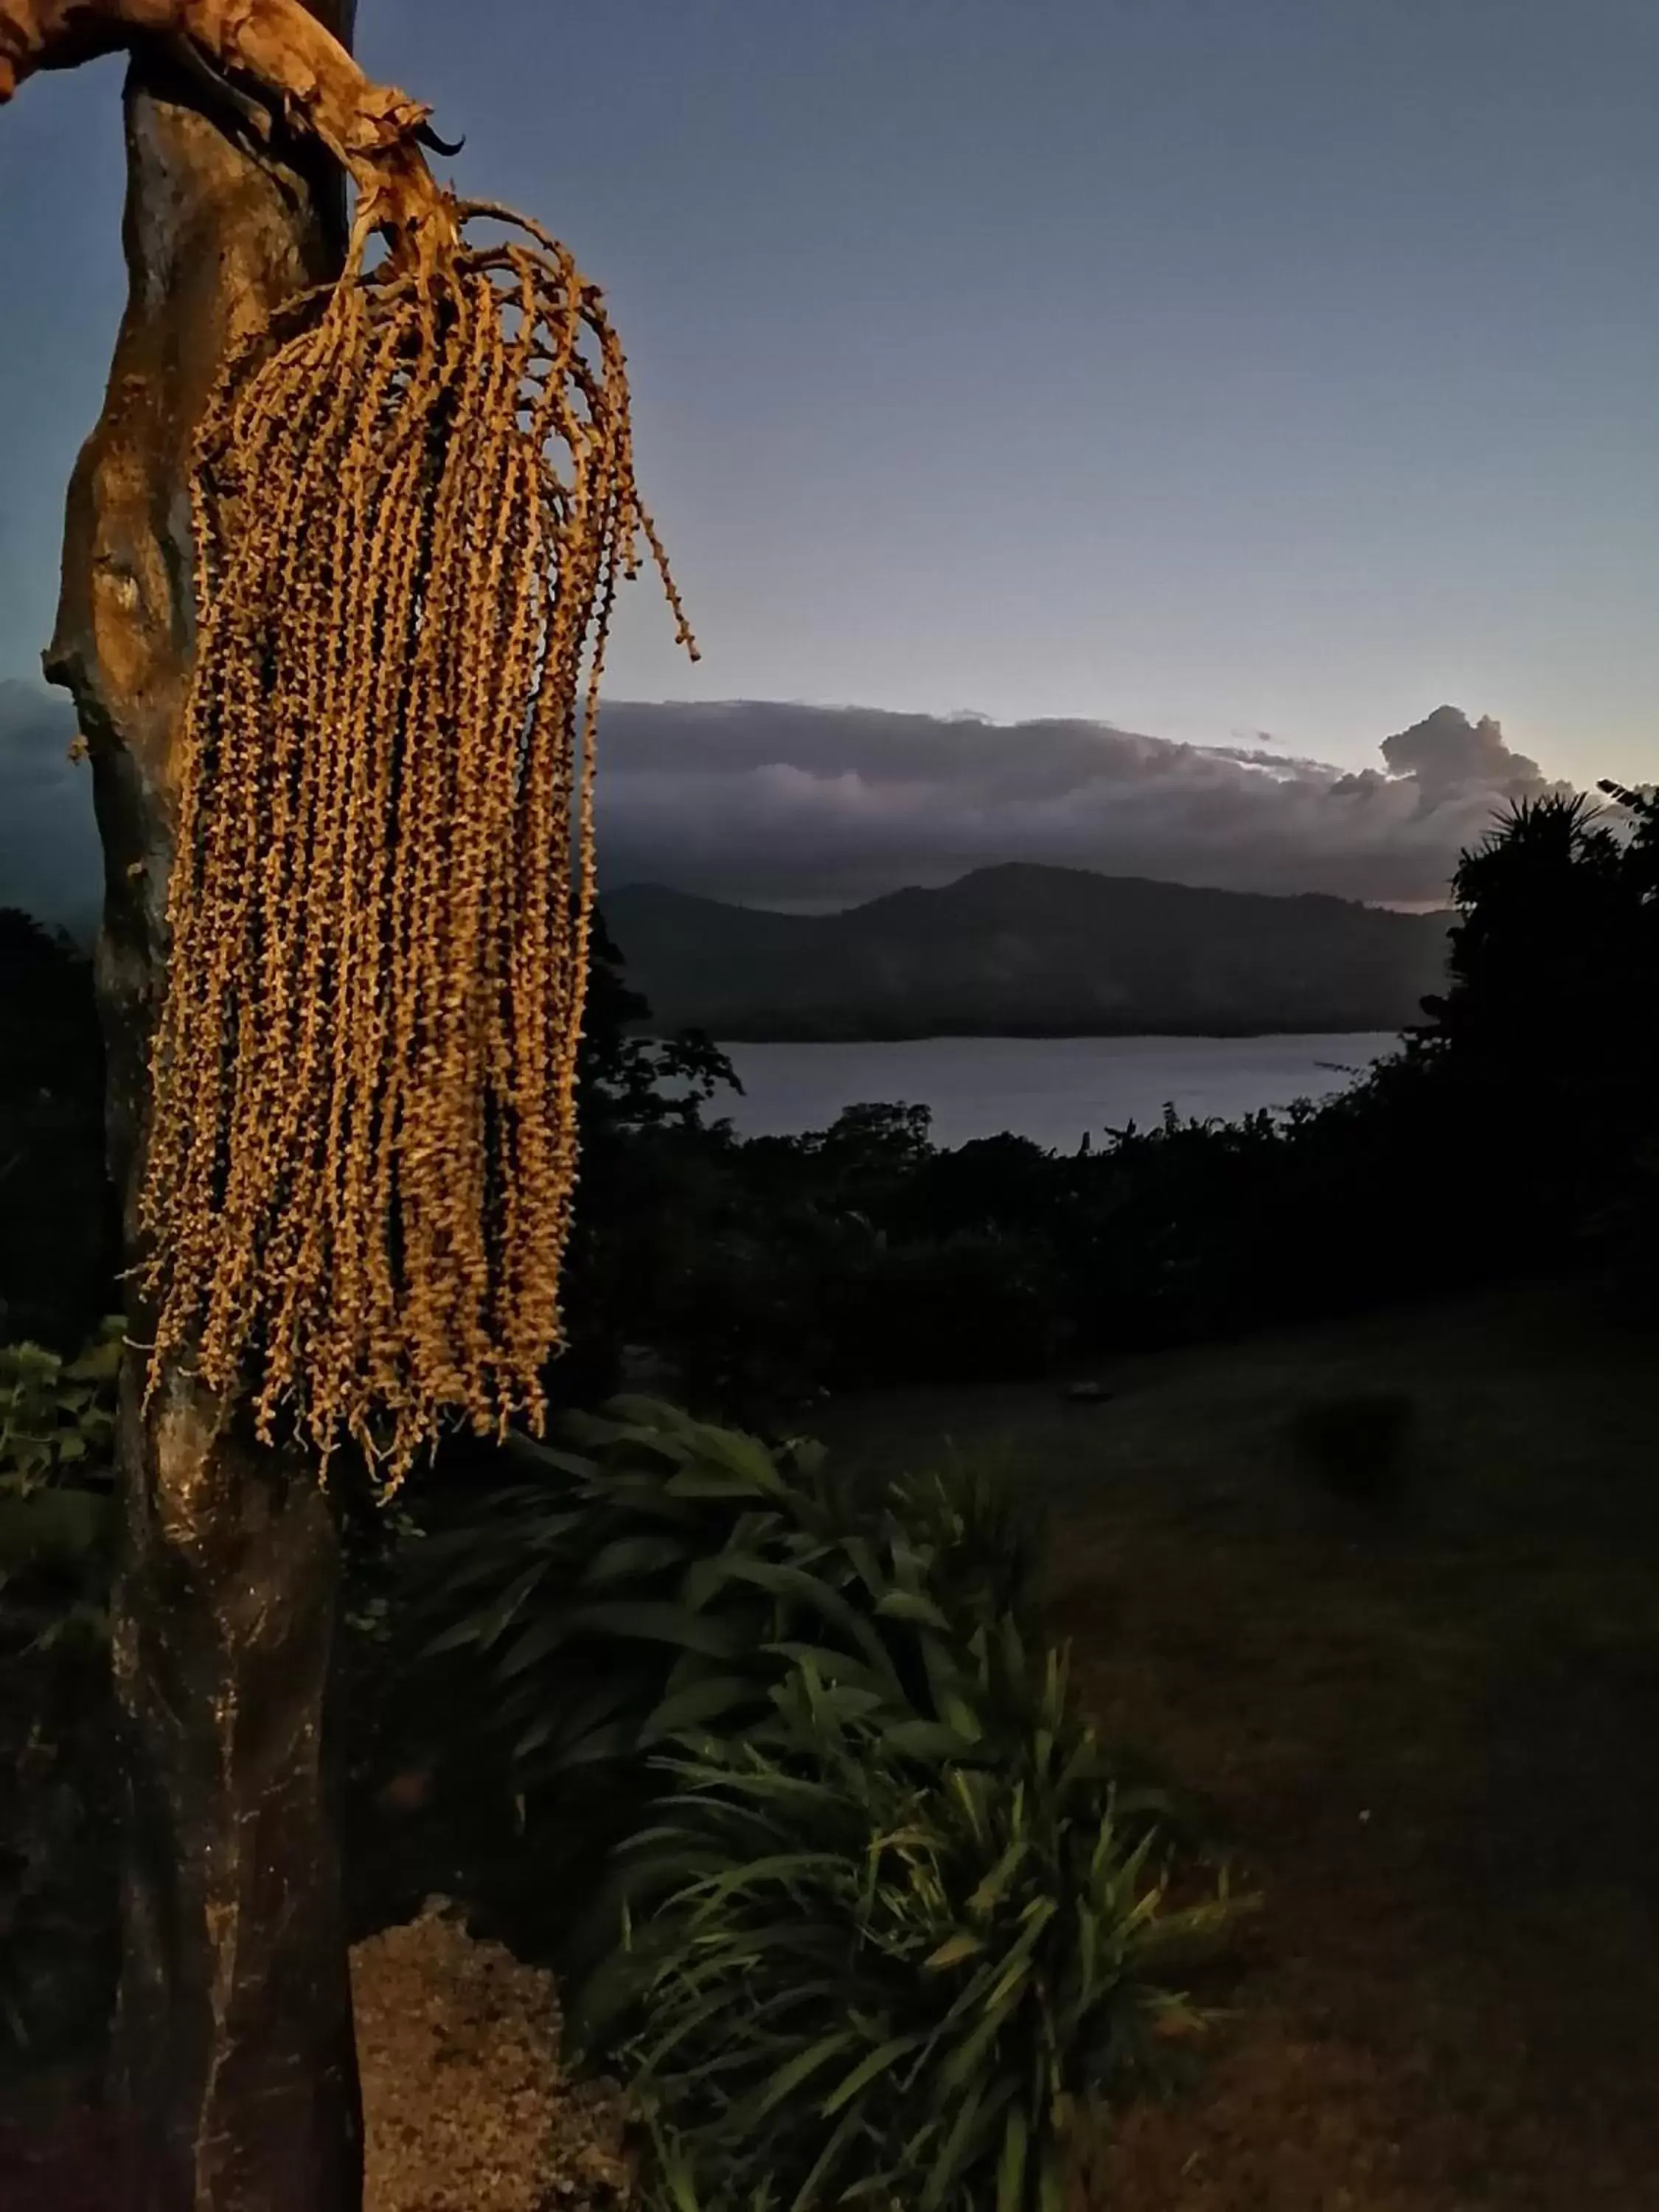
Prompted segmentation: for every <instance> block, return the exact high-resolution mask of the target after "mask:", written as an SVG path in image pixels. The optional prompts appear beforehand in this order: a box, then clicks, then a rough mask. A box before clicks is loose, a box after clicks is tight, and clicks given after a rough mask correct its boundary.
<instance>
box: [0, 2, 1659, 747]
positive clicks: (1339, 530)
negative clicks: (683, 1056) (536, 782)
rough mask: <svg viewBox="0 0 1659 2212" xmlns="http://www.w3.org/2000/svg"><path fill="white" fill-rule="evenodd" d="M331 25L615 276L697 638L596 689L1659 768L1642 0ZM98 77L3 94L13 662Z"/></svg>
mask: <svg viewBox="0 0 1659 2212" xmlns="http://www.w3.org/2000/svg"><path fill="white" fill-rule="evenodd" d="M462 25H464V31H463V32H462V34H461V36H460V38H459V43H458V40H457V35H456V34H457V27H458V26H462ZM358 45H359V51H360V52H361V54H362V58H363V59H364V61H365V64H366V65H367V66H368V68H369V69H370V70H371V71H373V72H374V73H375V74H377V75H380V76H385V77H389V78H391V79H392V81H394V82H398V83H400V84H401V85H403V86H404V88H406V89H408V90H410V91H411V92H414V93H416V94H419V95H420V96H422V97H423V98H425V99H428V100H431V101H432V102H433V104H434V106H435V111H436V115H435V120H436V124H437V127H438V128H439V130H440V131H442V132H443V133H444V134H445V135H447V136H450V137H454V136H459V135H460V134H461V133H465V135H466V138H467V145H466V149H465V153H464V154H463V155H462V156H461V157H460V160H459V162H458V163H456V164H454V165H453V173H455V175H456V176H457V178H458V180H459V181H460V182H461V183H462V184H463V185H464V186H465V188H466V189H467V190H469V191H474V192H477V193H478V194H480V195H482V196H486V197H503V198H507V199H509V200H512V201H513V202H516V203H518V204H520V205H522V206H524V207H525V208H526V210H529V211H532V212H533V213H535V214H537V215H538V216H541V217H542V218H543V219H544V220H545V221H547V222H549V223H550V225H551V226H552V227H553V228H555V229H556V230H557V231H558V232H559V234H561V235H562V237H564V238H565V239H566V240H568V242H569V243H570V245H571V246H573V247H574V250H575V252H576V253H577V255H578V257H579V258H580V260H581V262H582V263H583V264H584V266H585V267H586V269H587V270H588V271H589V273H590V274H592V276H595V277H597V278H598V279H599V281H600V282H601V283H603V284H605V287H606V289H607V290H608V292H609V294H610V295H611V302H612V307H613V310H614V313H615V314H616V317H617V320H618V323H619V325H620V326H621V328H622V331H623V337H624V340H625V343H627V345H628V348H629V356H630V364H631V372H632V374H633V378H634V382H635V399H636V416H637V442H638V449H639V461H640V468H641V477H642V479H643V481H644V484H645V489H646V493H647V499H648V500H649V501H650V502H651V503H652V504H653V507H655V509H656V510H657V513H658V518H659V522H660V524H661V526H662V528H663V531H664V533H665V537H666V538H667V540H668V543H669V546H670V550H671V555H672V556H673V559H674V562H675V565H676V568H677V571H678V574H679V578H680V581H681V584H682V587H683V589H684V592H685V594H686V597H687V600H688V603H689V606H690V612H691V614H692V617H693V619H694V622H695V623H696V628H697V629H698V632H699V635H700V638H701V639H702V643H703V646H704V648H705V654H706V658H705V660H704V662H703V663H702V666H701V667H700V668H699V669H697V670H696V671H693V670H690V669H689V668H688V667H686V666H685V665H684V664H683V663H682V662H680V661H679V660H678V659H677V657H676V655H675V653H674V652H673V649H672V646H671V627H670V625H669V624H668V623H667V621H666V618H665V616H664V615H663V614H662V612H661V611H660V609H659V605H657V603H656V602H655V600H654V599H653V597H652V595H651V593H650V592H649V591H648V590H647V588H646V587H645V586H641V587H640V588H639V589H638V590H637V591H636V592H635V594H634V595H633V604H632V605H630V606H629V609H628V611H627V613H626V616H625V618H624V621H623V629H622V633H621V635H620V638H619V641H618V644H617V651H616V653H615V658H614V661H613V667H612V679H611V686H610V690H611V694H612V695H613V696H616V697H617V698H618V699H653V700H661V699H684V700H702V701H708V702H714V701H722V700H737V699H743V700H750V701H767V700H774V701H794V702H807V703H811V704H815V705H818V706H826V707H827V706H842V705H852V706H857V707H860V708H874V709H893V710H898V711H902V712H904V713H907V714H926V715H940V714H951V712H953V711H957V710H972V711H974V712H975V713H978V714H983V715H986V716H988V717H990V718H991V719H992V720H994V721H996V722H999V723H1006V724H1014V723H1020V722H1024V721H1027V720H1032V719H1042V718H1067V719H1080V720H1101V721H1103V722H1108V723H1111V724H1115V725H1117V726H1121V727H1124V728H1127V729H1129V730H1132V731H1135V732H1146V733H1149V734H1151V735H1152V736H1153V737H1163V738H1172V739H1178V740H1184V741H1187V742H1189V743H1197V744H1224V745H1225V744H1235V745H1237V744H1241V743H1245V742H1248V743H1251V744H1255V743H1257V742H1259V740H1258V739H1257V738H1255V735H1254V734H1253V733H1255V732H1267V733H1268V737H1269V739H1270V741H1271V744H1273V746H1274V747H1277V748H1280V749H1283V750H1285V752H1287V753H1290V754H1294V755H1299V756H1308V757H1312V758H1314V759H1316V760H1318V761H1321V762H1324V763H1334V765H1335V766H1337V767H1338V768H1346V769H1375V768H1376V767H1377V766H1378V764H1379V763H1378V750H1377V749H1378V746H1379V744H1380V743H1381V742H1382V740H1383V739H1384V738H1387V737H1389V735H1390V733H1393V732H1401V731H1404V730H1406V729H1407V727H1408V726H1411V725H1413V724H1416V723H1418V722H1419V721H1420V720H1421V719H1422V718H1423V717H1425V716H1426V715H1428V714H1430V713H1431V710H1432V709H1434V708H1437V707H1438V706H1439V705H1440V704H1441V703H1442V702H1452V703H1453V704H1455V705H1456V706H1458V707H1460V708H1463V709H1465V710H1467V712H1468V714H1469V715H1470V716H1472V717H1479V716H1480V715H1492V716H1496V717H1497V718H1498V720H1499V721H1500V722H1501V724H1502V726H1503V732H1504V738H1506V739H1507V741H1508V743H1509V744H1510V746H1512V747H1513V748H1515V749H1516V750H1518V752H1520V753H1521V754H1522V755H1524V756H1527V757H1530V758H1531V759H1532V760H1534V761H1536V762H1537V763H1539V764H1540V765H1541V768H1542V769H1543V771H1544V772H1545V774H1546V775H1552V776H1553V775H1560V776H1565V777H1568V778H1570V779H1571V780H1573V781H1578V782H1591V781H1595V779H1596V778H1597V777H1599V776H1601V775H1615V776H1620V777H1622V778H1625V779H1627V780H1632V781H1637V780H1643V779H1649V778H1652V777H1654V776H1655V775H1659V722H1656V715H1655V708H1656V702H1659V622H1656V619H1655V615H1656V609H1659V283H1656V282H1655V274H1654V272H1655V268H1656V256H1659V11H1656V10H1655V9H1653V8H1652V7H1651V5H1650V4H1649V0H1572V3H1571V5H1569V4H1565V0H1363V4H1361V3H1360V0H605V4H604V5H603V6H597V7H596V6H592V5H584V6H580V7H578V6H574V5H569V4H565V0H466V5H465V8H464V9H463V8H461V7H459V6H458V5H457V4H456V0H397V3H396V4H395V5H394V4H392V0H362V5H361V16H360V25H359V40H358ZM119 82H120V68H119V64H115V63H106V64H100V65H98V66H97V67H95V68H94V69H91V70H83V71H81V72H79V73H77V74H76V75H75V76H72V77H65V78H58V79H51V80H42V81H38V82H32V83H30V84H29V85H27V87H26V88H24V90H23V91H22V93H21V94H20V95H19V97H18V99H17V100H16V102H15V105H14V106H12V107H11V108H10V109H9V111H7V112H3V114H0V210H3V218H0V301H4V302H5V308H4V317H5V320H4V325H3V330H0V423H3V425H4V441H5V450H4V455H3V461H4V465H3V471H0V678H5V677H27V676H30V675H32V674H33V671H34V668H35V666H36V665H37V659H36V656H37V655H38V652H39V647H40V643H41V642H42V641H43V640H44V637H45V635H46V631H47V629H48V628H49V625H50V620H51V613H52V599H53V588H54V580H53V574H52V571H53V566H54V562H55V558H56V551H57V540H58V529H59V525H60V517H61V503H62V495H63V488H64V482H65V479H66V477H67V475H68V472H69V469H70V464H71V462H72V460H73V458H74V454H75V451H76V446H77V443H78V441H79V440H80V438H81V436H82V434H83V433H84V431H85V429H86V428H87V427H88V424H89V423H90V422H91V420H92V418H93V416H94V414H95V411H96V409H97V406H98V404H99V400H100V392H101V386H102V380H103V374H104V370H105V367H106V362H107V360H108V356H109V350H110V343H111V339H112V333H113V329H114V325H115V320H116V317H117V314H118V307H119V300H120V291H121V276H120V269H119V258H118V208H119V192H120V180H121V179H120V172H121V158H122V156H121V146H120V133H119V127H118V90H119ZM446 166H450V165H446ZM823 728H824V730H825V732H829V728H830V725H829V723H828V722H826V723H825V724H824V725H823ZM829 742H830V740H829V736H828V735H827V734H826V737H825V743H826V744H829ZM827 758H828V756H826V759H827Z"/></svg>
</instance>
